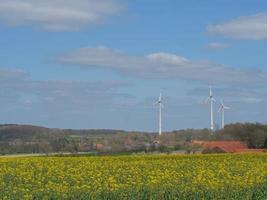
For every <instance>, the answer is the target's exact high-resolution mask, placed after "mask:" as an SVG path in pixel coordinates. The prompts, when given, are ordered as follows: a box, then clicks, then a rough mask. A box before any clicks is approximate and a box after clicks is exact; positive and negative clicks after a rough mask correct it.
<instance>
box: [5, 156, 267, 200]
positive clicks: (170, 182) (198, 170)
mask: <svg viewBox="0 0 267 200" xmlns="http://www.w3.org/2000/svg"><path fill="white" fill-rule="evenodd" d="M0 198H1V199H114V200H115V199H116V200H117V199H136V200H138V199H242V200H243V199H263V200H266V199H267V154H264V153H258V154H220V155H219V154H218V155H137V156H105V157H28V158H27V157H25V158H0Z"/></svg>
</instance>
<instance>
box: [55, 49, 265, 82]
mask: <svg viewBox="0 0 267 200" xmlns="http://www.w3.org/2000/svg"><path fill="white" fill-rule="evenodd" d="M58 61H59V62H61V63H64V64H71V65H78V66H83V67H85V68H105V69H110V70H114V71H116V72H119V73H125V74H128V75H135V76H139V77H145V78H160V79H167V78H180V79H184V80H194V81H201V82H204V83H213V84H216V83H220V84H230V83H231V84H234V83H236V84H251V83H253V84H263V83H266V82H267V76H266V75H265V74H262V73H261V72H259V71H243V70H238V69H235V68H232V67H227V66H225V65H220V64H216V63H213V62H210V61H205V60H204V61H203V60H202V61H192V60H189V59H186V58H184V57H182V56H179V55H174V54H168V53H164V52H160V53H153V54H149V55H146V56H131V55H127V54H125V53H123V52H122V51H119V50H115V49H110V48H106V47H96V48H81V49H77V50H74V51H72V52H70V53H66V54H64V55H62V56H59V58H58Z"/></svg>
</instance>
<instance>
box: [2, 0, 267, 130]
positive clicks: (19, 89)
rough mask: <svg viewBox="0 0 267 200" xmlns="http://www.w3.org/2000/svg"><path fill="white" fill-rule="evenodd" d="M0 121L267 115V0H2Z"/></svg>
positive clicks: (91, 124)
mask: <svg viewBox="0 0 267 200" xmlns="http://www.w3.org/2000/svg"><path fill="white" fill-rule="evenodd" d="M0 33H1V37H0V103H1V115H0V122H1V123H21V124H34V125H42V126H48V127H58V128H112V129H126V130H141V131H142V130H143V131H156V130H157V112H158V110H157V108H156V107H154V106H153V103H154V102H155V101H156V100H157V96H158V95H159V93H160V91H161V92H162V93H163V99H164V104H165V105H164V110H163V129H164V130H174V129H182V128H205V127H209V106H208V105H206V104H204V100H205V99H206V97H207V96H208V93H209V91H208V90H209V89H208V87H209V85H210V84H212V85H213V88H214V96H215V98H216V99H217V103H216V105H215V108H216V109H215V116H216V117H215V118H216V119H215V121H216V124H218V125H219V124H220V120H221V119H220V114H219V113H217V110H218V108H219V102H220V99H223V100H224V102H225V104H227V105H228V106H230V107H231V108H232V109H231V110H229V111H228V112H227V113H226V122H227V123H231V122H256V121H257V122H261V123H266V122H267V120H266V119H267V111H266V109H265V108H266V107H267V88H266V84H267V68H266V65H267V59H266V50H267V49H266V44H267V42H266V41H267V2H266V1H263V0H236V1H232V0H205V1H202V2H201V3H200V2H199V1H193V0H187V1H179V0H170V1H164V0H146V1H144V0H142V1H141V0H132V1H131V0H98V1H97V0H75V1H74V0H47V1H41V0H0Z"/></svg>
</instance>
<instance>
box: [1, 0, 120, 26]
mask: <svg viewBox="0 0 267 200" xmlns="http://www.w3.org/2000/svg"><path fill="white" fill-rule="evenodd" d="M122 7H123V6H122V5H121V4H120V3H119V0H45V1H43V0H0V21H2V22H4V23H7V24H9V25H13V26H16V25H29V26H33V27H37V28H39V29H43V30H48V31H77V30H80V29H81V28H84V27H89V26H92V25H95V24H99V23H102V21H103V20H105V19H106V18H108V17H109V16H113V15H116V14H117V13H119V12H120V11H121V10H122Z"/></svg>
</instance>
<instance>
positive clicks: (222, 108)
mask: <svg viewBox="0 0 267 200" xmlns="http://www.w3.org/2000/svg"><path fill="white" fill-rule="evenodd" d="M229 109H230V107H228V106H225V105H224V103H223V100H221V106H220V108H219V110H218V112H221V113H222V129H224V112H225V110H229Z"/></svg>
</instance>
